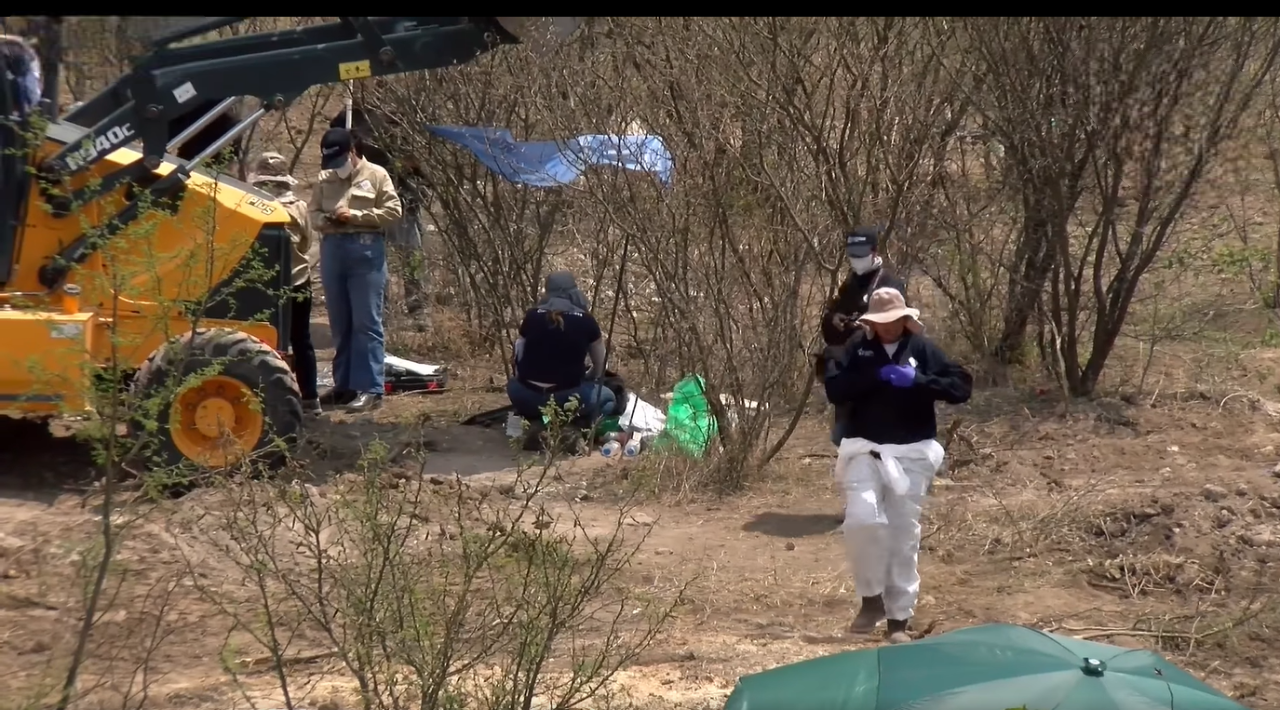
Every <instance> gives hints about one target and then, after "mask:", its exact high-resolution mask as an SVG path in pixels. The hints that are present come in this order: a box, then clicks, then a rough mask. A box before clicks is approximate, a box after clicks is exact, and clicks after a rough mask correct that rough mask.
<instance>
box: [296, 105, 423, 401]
mask: <svg viewBox="0 0 1280 710" xmlns="http://www.w3.org/2000/svg"><path fill="white" fill-rule="evenodd" d="M320 154H321V158H320V175H319V178H318V180H317V181H316V185H315V188H314V189H313V190H312V192H311V200H310V203H309V204H310V212H311V224H312V226H314V227H315V229H316V231H317V232H319V233H320V234H321V237H320V285H321V287H322V288H323V289H324V300H325V307H326V308H327V309H328V312H329V328H330V330H331V331H332V333H333V341H334V346H335V348H336V352H335V353H334V356H333V388H332V389H330V390H329V391H327V392H325V393H323V394H321V395H320V403H321V404H322V405H324V404H328V405H331V406H342V407H344V408H345V409H347V410H348V411H354V412H365V411H370V410H373V409H376V408H378V407H380V406H381V405H382V394H383V390H384V381H383V369H382V368H383V360H384V358H385V356H386V353H385V350H384V338H383V333H382V302H383V295H384V294H385V292H386V288H387V247H386V230H387V229H388V228H389V227H391V226H392V225H395V224H396V223H397V222H398V221H399V220H400V217H401V213H402V212H403V208H402V207H401V205H400V196H399V195H397V194H396V189H395V186H394V185H393V184H392V183H391V176H390V175H388V174H387V171H386V169H384V168H383V167H381V166H379V165H375V164H373V163H372V162H370V161H368V160H365V159H364V158H363V151H362V150H361V146H360V143H359V141H356V140H354V139H353V137H352V135H351V132H350V131H348V130H347V129H345V128H330V129H329V130H328V131H325V134H324V136H323V137H322V138H321V139H320Z"/></svg>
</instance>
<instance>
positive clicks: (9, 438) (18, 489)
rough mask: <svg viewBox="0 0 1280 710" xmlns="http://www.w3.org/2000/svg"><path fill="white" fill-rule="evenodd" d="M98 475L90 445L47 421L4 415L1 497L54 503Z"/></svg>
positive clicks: (0, 435)
mask: <svg viewBox="0 0 1280 710" xmlns="http://www.w3.org/2000/svg"><path fill="white" fill-rule="evenodd" d="M93 478H94V467H93V455H92V451H91V450H90V448H89V446H88V445H87V444H85V443H83V442H81V441H77V440H76V439H75V438H74V437H72V436H71V435H70V433H69V432H66V431H57V432H55V431H52V430H50V427H49V425H48V424H47V423H45V422H41V421H32V420H27V419H11V418H9V417H0V498H8V499H10V500H21V501H29V502H38V503H46V504H52V503H53V502H54V501H55V500H56V499H57V498H58V496H60V495H62V494H64V493H68V492H79V491H83V490H85V489H86V488H87V487H88V485H89V484H90V483H91V482H92V480H93Z"/></svg>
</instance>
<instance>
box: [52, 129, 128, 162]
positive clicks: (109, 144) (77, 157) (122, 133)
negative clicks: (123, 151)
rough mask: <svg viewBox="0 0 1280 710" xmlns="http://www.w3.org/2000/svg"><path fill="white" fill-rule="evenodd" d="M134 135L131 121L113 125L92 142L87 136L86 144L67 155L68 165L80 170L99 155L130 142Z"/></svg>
mask: <svg viewBox="0 0 1280 710" xmlns="http://www.w3.org/2000/svg"><path fill="white" fill-rule="evenodd" d="M133 136H134V133H133V124H131V123H124V124H121V125H119V126H113V127H112V128H111V129H110V130H108V131H107V132H106V133H105V134H103V135H101V136H98V137H97V138H96V139H95V140H94V141H93V142H92V143H90V142H89V139H88V137H87V136H86V137H85V139H84V146H83V147H82V148H80V150H77V151H76V152H74V153H72V154H71V155H69V156H67V167H68V168H69V169H71V170H79V169H80V167H81V166H82V165H85V164H86V163H91V162H93V160H94V159H95V158H97V157H98V156H99V155H105V154H107V153H110V152H111V151H113V150H115V149H116V148H119V147H120V146H121V145H124V144H125V143H128V142H129V141H130V140H132V139H133Z"/></svg>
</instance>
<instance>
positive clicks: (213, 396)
mask: <svg viewBox="0 0 1280 710" xmlns="http://www.w3.org/2000/svg"><path fill="white" fill-rule="evenodd" d="M264 426H265V419H264V417H263V415H262V405H261V402H259V401H258V397H257V395H255V394H254V393H253V390H251V389H249V387H248V386H247V385H245V383H243V382H241V381H240V380H237V379H235V378H232V377H226V376H222V375H219V376H216V377H209V378H205V379H203V380H201V381H199V382H197V383H195V384H193V385H191V386H190V387H187V388H185V389H183V390H181V391H180V392H179V393H178V396H177V398H176V399H175V400H174V402H173V407H172V408H171V409H170V412H169V430H170V433H171V435H172V437H173V443H174V445H175V446H177V448H178V451H180V452H182V455H183V456H185V457H187V458H189V459H191V460H192V461H195V462H196V463H198V464H200V465H201V466H206V467H209V468H223V467H226V466H230V465H232V464H234V463H236V462H237V461H240V460H241V459H243V458H244V457H245V456H247V455H248V454H250V453H252V452H253V449H254V448H255V447H256V446H257V445H258V441H259V440H260V439H261V438H262V432H263V429H264Z"/></svg>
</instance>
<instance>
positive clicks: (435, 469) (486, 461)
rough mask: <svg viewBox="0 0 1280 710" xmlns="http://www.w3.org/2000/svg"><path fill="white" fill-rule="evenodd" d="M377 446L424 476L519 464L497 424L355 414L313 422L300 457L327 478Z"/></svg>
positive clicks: (486, 470)
mask: <svg viewBox="0 0 1280 710" xmlns="http://www.w3.org/2000/svg"><path fill="white" fill-rule="evenodd" d="M379 449H380V450H381V451H382V452H384V453H383V456H385V457H386V458H385V460H386V461H387V462H388V464H389V465H391V466H393V467H396V468H399V469H402V470H403V469H413V471H414V472H415V473H418V474H420V475H424V476H436V475H440V476H452V475H453V474H455V473H456V474H458V475H459V476H463V477H467V476H476V475H480V474H485V473H497V472H499V471H503V470H507V469H511V468H514V467H515V466H516V465H517V457H516V453H515V452H514V451H513V450H512V448H511V445H510V444H509V442H508V441H507V437H506V435H505V434H504V433H503V432H502V431H501V430H494V429H484V428H481V427H473V426H462V425H460V424H453V425H447V426H430V427H428V426H415V425H413V424H411V423H406V422H397V421H377V420H371V419H354V418H353V419H345V420H344V419H338V418H333V419H320V420H317V421H315V422H314V423H312V424H311V425H310V429H309V432H308V436H307V446H306V449H305V450H304V452H303V454H302V457H303V459H304V460H305V461H306V462H307V465H308V468H309V470H310V472H311V474H312V475H313V476H316V477H319V478H325V477H327V476H330V475H333V474H337V473H342V472H344V471H351V470H354V469H355V468H356V467H357V465H358V464H359V462H360V460H361V458H362V457H364V456H368V455H370V454H371V453H373V452H375V451H377V450H379Z"/></svg>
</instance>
